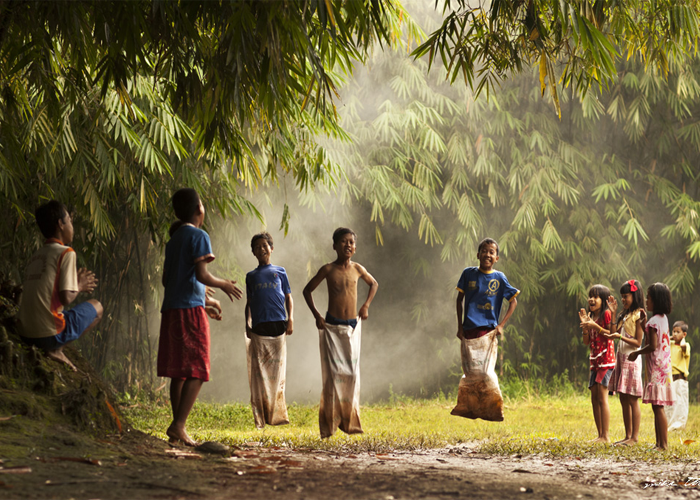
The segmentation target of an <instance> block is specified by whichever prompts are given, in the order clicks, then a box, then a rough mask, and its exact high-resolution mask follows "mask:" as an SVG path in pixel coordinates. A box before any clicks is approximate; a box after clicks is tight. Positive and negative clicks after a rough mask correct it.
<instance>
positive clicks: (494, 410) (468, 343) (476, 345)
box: [452, 330, 503, 422]
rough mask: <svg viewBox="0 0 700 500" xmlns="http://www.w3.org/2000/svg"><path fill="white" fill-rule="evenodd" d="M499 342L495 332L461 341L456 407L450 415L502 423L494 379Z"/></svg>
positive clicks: (499, 400)
mask: <svg viewBox="0 0 700 500" xmlns="http://www.w3.org/2000/svg"><path fill="white" fill-rule="evenodd" d="M497 355H498V338H497V337H496V331H495V330H494V331H492V332H489V333H488V334H486V335H484V336H483V337H480V338H478V339H465V340H462V372H463V373H464V375H462V378H461V379H460V381H459V392H458V394H457V406H455V407H454V409H453V410H452V415H457V416H459V417H465V418H474V419H476V418H481V419H484V420H491V421H494V422H501V421H502V420H503V396H501V389H500V387H499V386H498V376H497V375H496V357H497Z"/></svg>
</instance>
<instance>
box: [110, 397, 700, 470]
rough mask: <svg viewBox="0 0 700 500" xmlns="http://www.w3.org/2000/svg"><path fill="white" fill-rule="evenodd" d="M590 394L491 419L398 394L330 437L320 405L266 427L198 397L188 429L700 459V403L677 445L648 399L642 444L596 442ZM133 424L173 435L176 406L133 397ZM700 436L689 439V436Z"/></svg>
mask: <svg viewBox="0 0 700 500" xmlns="http://www.w3.org/2000/svg"><path fill="white" fill-rule="evenodd" d="M586 396H587V395H585V394H569V395H565V396H559V397H556V396H531V397H527V398H524V397H519V398H506V401H505V405H506V409H505V421H504V422H485V421H482V420H468V419H464V418H460V417H453V416H451V415H450V410H451V409H452V407H453V405H454V399H453V398H451V397H448V398H446V397H437V398H435V399H423V400H416V399H410V398H405V397H392V400H391V402H387V403H384V404H373V405H368V406H363V407H362V426H363V429H364V431H365V433H364V434H361V435H355V436H347V435H345V434H344V433H342V432H341V431H338V433H337V434H336V435H334V436H333V437H332V438H330V439H326V440H321V439H320V438H319V434H318V406H310V405H297V404H292V405H290V406H289V420H290V424H289V425H286V426H279V427H269V426H268V427H266V428H265V429H262V430H258V429H256V428H255V426H254V425H253V414H252V412H251V410H250V406H249V405H244V404H241V403H235V404H212V403H197V404H196V405H195V408H194V410H193V412H192V414H191V415H190V419H189V421H188V431H189V432H190V434H191V435H192V436H193V437H194V438H195V439H198V440H200V441H210V440H211V441H219V442H222V443H225V444H228V445H232V446H245V445H246V444H250V443H259V444H260V445H262V446H280V447H291V448H296V449H321V450H329V451H343V452H354V453H357V452H378V453H387V452H392V451H405V450H409V451H410V450H419V449H426V448H441V447H445V446H450V445H460V444H464V443H469V444H470V447H473V448H474V449H475V450H476V451H479V452H481V453H487V454H495V455H508V456H510V455H523V456H525V455H539V456H543V457H552V458H556V457H560V458H564V457H567V458H571V457H575V458H612V459H620V460H625V459H629V460H654V461H657V460H669V461H687V462H690V461H693V462H697V461H698V460H700V437H699V434H700V406H697V405H691V407H690V415H689V419H688V425H687V427H686V429H685V430H683V431H681V432H671V433H669V450H668V451H666V452H657V451H654V450H652V449H650V448H652V447H653V445H654V442H655V437H654V421H653V413H652V411H651V406H650V405H642V423H641V432H640V444H639V445H637V446H635V447H620V446H609V445H600V444H592V443H590V442H589V441H590V440H591V439H593V438H594V437H596V435H597V434H596V430H595V423H594V421H593V415H592V410H591V404H590V400H589V399H588V398H587V397H586ZM123 410H124V412H125V413H126V414H127V416H128V418H129V420H130V422H131V423H132V425H133V426H134V427H135V428H137V429H139V430H141V431H144V432H146V433H148V434H152V435H154V436H157V437H160V438H163V439H165V434H164V431H165V429H166V428H167V426H168V425H169V423H170V419H171V416H170V409H169V407H168V406H167V405H166V404H164V403H163V402H160V403H153V402H151V403H144V402H132V404H130V405H125V406H124V407H123ZM610 434H611V438H612V439H613V440H617V439H621V438H623V437H624V426H623V423H622V414H621V411H620V404H619V401H618V399H617V398H616V397H611V398H610ZM687 440H691V441H697V442H692V443H688V444H683V441H687Z"/></svg>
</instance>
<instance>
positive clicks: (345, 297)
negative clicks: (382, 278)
mask: <svg viewBox="0 0 700 500" xmlns="http://www.w3.org/2000/svg"><path fill="white" fill-rule="evenodd" d="M355 238H356V236H355V233H354V232H353V230H352V229H348V228H346V227H340V228H338V229H336V230H335V232H334V233H333V249H334V250H335V252H336V254H338V258H337V259H335V261H334V262H331V263H330V264H326V265H325V266H323V267H321V269H319V270H318V273H316V276H314V277H313V278H311V281H309V283H308V284H307V285H306V287H305V288H304V298H305V299H306V303H307V304H308V305H309V309H311V312H312V313H313V315H314V318H316V327H317V328H318V333H319V347H320V350H321V375H322V379H323V389H322V391H321V404H320V405H319V410H318V424H319V431H320V432H321V438H322V439H325V438H328V437H331V436H332V435H333V434H334V433H335V431H336V430H337V429H340V430H342V431H343V432H345V433H347V434H360V433H362V423H361V422H360V349H361V343H362V341H361V339H362V325H361V324H360V322H359V320H366V319H367V318H368V317H369V305H370V303H371V302H372V299H373V298H374V295H375V294H376V293H377V288H379V285H378V284H377V280H375V279H374V278H373V277H372V275H371V274H369V273H368V272H367V270H366V269H365V268H364V267H362V266H361V265H360V264H358V263H356V262H353V261H352V260H351V259H352V256H353V254H354V253H355ZM360 279H362V280H363V281H364V282H365V283H367V285H369V292H368V293H367V300H365V303H364V304H362V307H360V311H359V313H357V312H356V311H357V282H358V280H360ZM323 280H326V283H327V284H328V312H327V313H326V317H325V318H324V317H323V316H321V313H319V312H318V310H317V309H316V306H315V305H314V299H313V297H312V296H311V294H312V293H313V291H314V290H316V287H317V286H318V285H320V284H321V282H322V281H323Z"/></svg>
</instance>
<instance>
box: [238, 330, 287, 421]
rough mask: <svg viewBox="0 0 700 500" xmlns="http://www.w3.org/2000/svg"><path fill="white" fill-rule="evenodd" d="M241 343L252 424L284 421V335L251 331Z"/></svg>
mask: <svg viewBox="0 0 700 500" xmlns="http://www.w3.org/2000/svg"><path fill="white" fill-rule="evenodd" d="M245 345H246V353H247V358H248V382H249V383H250V405H251V407H252V408H253V418H254V419H255V427H257V428H258V429H262V428H263V427H265V424H268V425H284V424H288V423H289V417H288V416H287V403H286V401H285V398H284V385H285V374H286V372H287V367H286V365H287V337H286V336H285V335H280V336H278V337H262V336H260V335H256V334H254V333H253V334H250V338H248V337H246V341H245Z"/></svg>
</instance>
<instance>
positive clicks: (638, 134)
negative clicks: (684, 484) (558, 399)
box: [338, 14, 700, 387]
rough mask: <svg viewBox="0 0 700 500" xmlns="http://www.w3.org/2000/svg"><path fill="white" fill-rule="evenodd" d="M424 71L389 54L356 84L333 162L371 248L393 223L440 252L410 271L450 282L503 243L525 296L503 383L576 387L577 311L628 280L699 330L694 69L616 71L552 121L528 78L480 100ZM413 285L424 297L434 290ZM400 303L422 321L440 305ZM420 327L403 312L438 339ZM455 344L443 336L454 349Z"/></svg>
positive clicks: (583, 359) (582, 373)
mask: <svg viewBox="0 0 700 500" xmlns="http://www.w3.org/2000/svg"><path fill="white" fill-rule="evenodd" d="M414 15H415V14H414ZM426 69H427V58H420V59H417V60H414V61H411V60H410V56H405V55H402V54H400V53H397V52H394V53H388V52H386V53H383V54H377V55H376V56H375V57H374V59H373V60H372V61H371V65H370V69H368V70H367V71H361V72H358V73H357V75H356V80H355V81H354V82H351V84H350V86H349V88H348V90H347V92H348V96H347V97H346V100H347V102H349V103H351V105H350V106H348V108H349V110H348V113H347V115H346V121H345V122H343V125H344V126H345V128H346V130H348V132H349V134H350V135H351V137H352V138H353V143H352V144H349V145H344V146H342V155H341V154H339V155H338V157H339V158H340V159H339V162H340V164H341V165H342V166H343V167H344V169H345V171H347V172H348V178H349V180H350V181H351V183H352V184H351V185H350V186H348V187H347V188H344V189H346V191H345V193H346V195H345V196H346V197H350V198H354V199H355V200H357V202H358V203H359V204H360V205H362V206H365V207H367V208H366V210H367V212H368V213H369V214H370V219H371V221H372V222H373V223H374V224H375V226H376V227H375V234H376V235H377V241H378V243H382V241H383V235H384V233H386V232H387V230H388V227H389V225H390V224H392V225H395V226H398V227H401V228H403V229H405V230H407V231H410V232H411V233H413V234H415V235H416V236H417V237H418V238H420V239H421V240H423V241H424V242H425V243H427V244H431V245H432V244H436V245H439V244H440V242H442V248H441V249H440V252H441V253H440V255H439V258H436V255H435V253H434V252H431V251H429V250H428V249H427V248H424V249H423V250H421V251H415V252H413V254H411V257H410V260H409V261H408V266H407V269H411V268H413V267H415V266H418V265H419V264H420V265H419V267H420V268H421V269H430V268H432V269H433V270H435V269H436V267H437V266H446V265H449V266H453V267H454V273H455V275H458V272H459V271H460V270H461V268H462V267H464V266H465V265H474V263H475V260H474V254H475V253H476V246H477V243H478V241H479V240H480V239H482V238H483V237H486V236H490V237H494V238H495V239H496V240H497V241H499V244H500V249H501V261H500V262H499V263H498V264H497V268H498V269H500V270H502V271H504V272H505V273H506V275H507V276H508V278H509V281H510V282H511V283H512V284H513V285H514V286H516V287H518V288H519V289H520V290H521V292H522V293H521V295H520V296H519V297H518V301H519V307H518V309H517V311H516V313H515V316H514V317H513V319H512V320H511V322H512V323H511V324H512V325H513V328H509V329H508V330H507V331H506V335H504V337H503V341H502V344H501V346H502V349H503V351H504V355H503V357H502V359H501V364H500V368H499V370H500V372H501V374H502V375H506V376H512V375H517V376H518V377H519V378H522V379H528V380H533V379H537V378H539V377H544V378H550V377H552V376H554V375H558V374H560V373H563V372H564V371H565V370H567V369H568V373H569V376H570V379H571V381H572V382H574V383H576V384H583V383H584V382H585V381H586V379H587V373H588V363H587V352H586V351H587V348H586V347H585V346H583V345H582V343H581V342H580V338H579V337H580V335H579V333H580V330H579V328H578V319H577V316H576V311H578V309H579V308H580V307H582V306H585V299H586V297H587V291H588V288H589V287H590V286H591V285H593V284H595V283H602V284H604V285H607V286H609V287H610V288H611V289H612V290H613V292H617V290H618V289H619V286H620V285H621V283H622V282H623V281H626V280H628V279H630V278H632V277H634V278H637V279H640V280H641V281H642V283H643V284H644V285H645V286H648V284H651V283H652V282H655V281H663V282H665V283H667V284H668V285H669V286H670V287H671V290H672V292H673V294H674V305H675V309H674V313H673V315H672V317H671V320H675V319H685V320H686V321H689V323H690V324H695V323H700V316H698V315H697V312H696V310H695V308H694V307H693V306H692V304H693V302H694V301H695V300H696V298H697V293H698V291H697V286H696V283H697V280H698V278H699V277H700V262H698V257H699V256H700V238H699V237H698V234H699V233H698V232H699V230H700V226H699V224H700V218H699V217H698V214H700V206H698V203H700V191H699V190H698V187H699V185H698V174H697V168H695V167H693V165H696V164H697V163H698V162H699V161H700V134H696V133H695V125H696V123H695V122H696V116H697V115H700V93H699V92H698V89H699V88H700V87H699V85H698V81H699V80H698V78H700V63H699V62H698V60H695V59H689V60H685V61H680V62H679V61H678V60H674V63H673V64H671V63H669V73H668V75H667V76H668V77H667V78H666V77H665V76H664V75H663V74H660V73H658V72H656V71H654V70H653V68H649V69H645V67H644V66H643V65H641V64H638V63H636V62H635V61H634V60H630V61H626V62H619V63H618V69H617V71H619V73H620V75H621V76H620V78H619V80H616V81H615V82H611V88H610V89H609V91H606V92H604V93H602V94H598V93H596V92H594V91H588V92H586V93H585V94H584V95H582V96H580V97H579V98H576V97H575V95H574V93H573V91H572V92H569V93H564V94H562V97H561V98H562V103H563V105H564V106H565V107H566V113H565V115H564V119H563V120H559V118H558V117H557V116H556V115H554V114H552V113H551V109H550V108H549V107H548V105H547V104H546V103H544V102H542V101H541V100H540V99H539V98H538V96H537V93H536V92H534V91H533V82H534V81H536V80H537V79H538V78H539V75H538V74H537V72H535V71H533V72H531V73H524V74H522V75H520V76H514V77H512V78H511V79H509V80H508V81H506V82H504V84H503V85H502V87H501V88H500V89H499V90H498V91H497V92H494V93H493V94H491V96H490V99H489V100H488V101H486V100H484V99H475V98H474V97H473V95H472V94H471V92H470V91H469V90H468V89H465V88H464V87H462V86H458V85H455V86H449V85H447V84H446V83H445V82H444V80H445V73H444V72H443V71H444V70H441V69H439V70H438V71H436V72H433V73H431V74H427V73H426ZM383 82H389V83H386V84H385V83H383ZM567 94H568V95H567ZM426 138H430V139H426ZM341 187H342V186H341ZM341 198H342V197H341ZM428 221H429V222H428ZM427 228H430V231H429V232H426V231H427ZM426 235H427V236H426ZM406 253H407V254H408V252H406ZM419 256H420V262H419V261H418V260H417V259H418V258H419ZM432 274H434V275H438V273H432ZM440 276H442V274H440ZM422 277H423V279H422V283H421V287H422V289H425V290H443V289H444V288H445V283H444V282H442V281H439V282H438V281H434V280H431V276H430V273H428V272H424V273H423V274H422ZM454 282H455V283H456V277H455V278H454ZM440 297H443V298H442V299H441V300H442V301H443V302H447V301H450V302H451V301H453V300H454V299H453V297H452V296H449V295H447V294H443V295H440ZM409 300H411V301H412V305H411V307H412V309H413V310H414V312H418V313H419V312H420V311H423V310H430V307H431V305H432V304H433V303H434V300H436V299H435V297H434V296H433V295H425V294H419V296H416V297H410V298H409ZM428 316H430V315H423V314H414V317H415V318H416V319H417V321H419V322H420V324H419V326H418V327H417V328H418V329H419V330H420V329H424V330H426V331H434V330H435V324H434V322H435V318H434V315H433V316H431V317H428ZM451 330H452V327H449V328H446V329H442V330H439V331H442V332H447V333H444V335H445V338H446V339H452V338H453V336H454V333H453V332H452V331H451ZM447 366H451V365H450V363H449V362H448V363H447ZM695 380H696V379H695V378H693V379H692V380H691V382H693V383H694V381H695ZM441 387H445V386H444V385H441Z"/></svg>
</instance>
